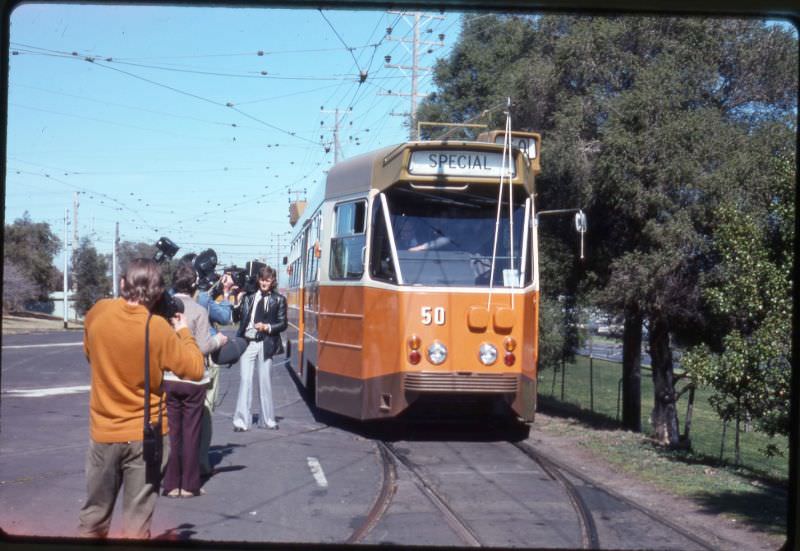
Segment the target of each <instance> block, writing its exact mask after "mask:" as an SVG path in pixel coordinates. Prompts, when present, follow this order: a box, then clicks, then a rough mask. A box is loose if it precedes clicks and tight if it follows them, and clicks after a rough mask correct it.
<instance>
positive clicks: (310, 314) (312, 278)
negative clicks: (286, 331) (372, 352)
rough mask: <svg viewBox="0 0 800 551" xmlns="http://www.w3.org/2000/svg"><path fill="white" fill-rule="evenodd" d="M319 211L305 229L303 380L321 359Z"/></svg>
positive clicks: (302, 310)
mask: <svg viewBox="0 0 800 551" xmlns="http://www.w3.org/2000/svg"><path fill="white" fill-rule="evenodd" d="M319 223H320V217H319V214H317V215H316V216H314V217H312V218H311V220H309V222H308V224H306V227H305V228H304V229H303V248H302V250H303V271H302V279H303V280H302V282H301V284H300V304H301V305H302V308H301V312H300V315H301V323H302V324H301V327H302V330H301V331H300V335H299V336H298V339H299V342H298V349H299V351H300V354H299V358H298V367H299V369H300V376H301V377H302V380H303V383H304V384H307V382H308V381H307V379H308V369H309V367H310V366H314V365H316V363H317V354H318V346H317V342H318V338H319V326H318V318H319V284H318V283H317V279H318V273H319V240H318V233H319Z"/></svg>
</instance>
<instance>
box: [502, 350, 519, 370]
mask: <svg viewBox="0 0 800 551" xmlns="http://www.w3.org/2000/svg"><path fill="white" fill-rule="evenodd" d="M515 361H517V358H516V356H514V353H513V352H506V354H505V356H503V363H504V364H506V365H507V366H508V367H511V366H512V365H514V362H515Z"/></svg>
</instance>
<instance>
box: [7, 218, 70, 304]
mask: <svg viewBox="0 0 800 551" xmlns="http://www.w3.org/2000/svg"><path fill="white" fill-rule="evenodd" d="M60 249H61V240H60V239H59V238H58V237H57V236H56V235H55V234H54V233H53V232H52V231H51V230H50V225H49V224H47V223H45V222H33V221H32V220H31V218H30V214H28V212H27V211H26V212H25V213H24V214H23V215H22V218H18V219H16V220H15V221H14V223H13V224H10V225H9V224H6V225H5V232H4V234H3V254H4V258H5V259H8V260H10V262H11V263H12V264H14V265H15V266H16V267H17V269H18V270H19V273H20V274H21V275H22V277H24V278H27V279H28V280H29V281H31V282H33V284H34V286H35V289H36V296H35V297H33V298H36V299H38V300H47V299H48V295H49V294H50V291H52V290H53V288H52V287H51V283H52V280H53V276H54V272H55V270H56V268H55V266H54V265H53V258H54V257H55V255H56V253H58V251H59V250H60ZM4 265H5V262H4Z"/></svg>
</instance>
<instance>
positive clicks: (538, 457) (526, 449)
mask: <svg viewBox="0 0 800 551" xmlns="http://www.w3.org/2000/svg"><path fill="white" fill-rule="evenodd" d="M512 445H513V446H514V447H516V448H517V449H519V450H520V451H522V453H524V454H526V455H528V456H529V457H531V458H532V459H534V460H535V461H537V462H539V461H541V462H542V463H543V464H544V465H551V466H553V467H554V468H555V469H556V470H557V472H558V474H559V476H561V477H564V473H566V474H568V475H569V476H570V477H572V478H575V479H577V480H580V481H581V482H583V483H584V484H585V485H587V486H591V487H593V488H595V489H597V490H600V491H602V492H603V493H605V494H607V495H609V496H611V497H612V498H614V499H615V500H617V501H618V502H622V503H624V504H625V505H627V506H628V507H630V508H631V509H635V510H636V511H638V512H639V513H641V514H642V515H644V516H646V517H648V518H650V519H651V520H653V521H655V522H657V523H659V524H661V525H663V526H666V527H668V528H669V529H670V530H672V531H674V532H676V533H677V534H680V535H681V536H682V537H684V538H686V539H687V540H689V541H691V542H693V543H694V544H696V545H697V546H698V547H700V548H701V549H705V550H707V551H715V550H716V549H717V548H716V547H714V546H713V545H711V544H710V543H709V542H707V541H705V540H703V539H702V538H699V537H697V536H695V535H694V534H692V533H691V532H689V531H687V530H685V529H684V528H682V527H681V526H678V525H677V524H676V523H675V522H673V521H672V520H670V519H668V518H666V517H664V516H663V515H660V514H658V513H656V512H654V511H651V510H650V509H648V508H646V507H643V506H642V505H639V504H638V503H636V502H635V501H632V500H630V499H628V498H626V497H625V496H623V495H621V494H619V493H618V492H616V491H614V490H612V489H611V488H607V487H605V486H603V485H602V484H598V483H597V482H595V481H593V480H590V479H588V478H586V476H584V475H583V474H581V473H580V472H578V471H576V470H575V469H573V468H572V467H569V466H567V465H564V464H562V463H560V462H558V461H556V460H554V459H552V458H550V457H547V456H546V455H544V454H542V453H541V452H539V451H536V450H535V449H533V448H532V447H531V446H530V445H529V444H526V443H520V442H512ZM543 468H544V467H543ZM570 484H571V483H570ZM571 486H572V487H573V488H575V485H574V484H571ZM587 510H588V512H589V514H590V515H591V509H587ZM593 524H594V522H593ZM595 529H596V527H595Z"/></svg>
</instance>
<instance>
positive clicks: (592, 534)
mask: <svg viewBox="0 0 800 551" xmlns="http://www.w3.org/2000/svg"><path fill="white" fill-rule="evenodd" d="M375 443H376V446H377V449H378V452H379V455H380V458H381V462H382V466H383V477H382V483H381V489H380V491H379V492H378V495H377V497H376V499H375V501H374V503H373V504H372V507H371V508H370V510H369V512H368V514H367V516H366V517H365V519H364V521H363V522H362V523H361V524H360V525H359V526H358V527H357V528H356V529H355V531H354V532H353V533H352V535H351V536H350V538H349V539H348V540H347V543H362V542H363V541H364V539H365V538H366V537H367V535H368V534H369V533H370V532H371V531H372V529H373V528H375V526H377V525H378V523H379V522H380V521H381V519H382V518H383V516H384V515H385V514H386V513H387V512H388V511H389V509H390V507H391V503H392V499H393V497H394V495H395V492H396V489H397V467H398V465H402V466H403V467H405V469H406V470H407V471H408V472H409V473H410V474H411V475H412V477H413V481H414V484H415V485H416V486H417V488H419V490H420V491H421V492H422V494H423V495H424V496H425V497H426V498H427V500H428V501H429V502H430V503H431V504H432V505H433V506H434V507H435V508H436V509H437V510H438V511H439V513H440V514H441V515H442V517H443V519H444V521H445V523H446V524H447V526H448V527H449V528H450V530H452V532H453V533H454V534H455V535H456V536H457V537H458V538H459V540H460V542H461V544H462V545H464V546H466V547H484V546H486V545H487V543H486V542H484V541H483V540H482V539H481V537H480V535H479V534H478V533H477V531H476V530H475V528H474V527H473V526H471V525H470V522H469V521H467V520H466V519H464V518H463V517H462V515H460V514H459V513H458V511H457V510H456V509H455V508H454V507H453V506H451V504H450V503H449V501H448V498H447V497H446V496H445V495H444V494H443V493H442V492H440V491H439V490H437V488H436V484H435V483H434V482H433V481H431V480H430V479H429V478H428V477H427V476H426V475H425V474H424V472H423V471H422V469H420V468H419V467H418V466H417V465H415V464H414V463H413V462H412V461H411V460H410V459H409V458H408V457H406V455H405V454H403V453H400V452H399V451H398V450H397V449H396V448H395V446H394V445H393V444H391V443H389V442H386V441H382V440H378V441H376V442H375ZM511 444H512V445H513V446H514V447H515V448H517V449H518V450H519V451H520V452H522V453H523V454H524V455H525V456H526V457H527V458H528V459H530V460H532V461H533V462H534V463H536V465H537V466H538V467H539V468H540V469H541V471H542V472H544V473H545V474H546V475H547V476H548V477H549V478H550V479H551V480H553V481H554V482H556V483H557V484H559V485H560V486H561V487H562V489H563V490H564V493H565V494H566V495H567V498H568V500H569V502H570V504H571V505H572V507H573V509H574V510H575V512H576V514H577V519H578V525H579V526H580V532H581V542H582V548H583V549H599V548H600V542H599V536H598V532H597V527H596V525H595V523H594V519H593V517H592V513H591V510H590V508H589V507H588V505H587V504H586V502H585V501H584V499H583V498H582V497H581V495H580V493H579V492H578V490H577V489H576V488H575V486H574V485H573V484H572V483H571V482H570V481H569V479H568V478H567V477H566V476H564V474H562V473H561V472H560V467H559V466H558V465H556V464H554V463H553V462H552V461H550V460H549V459H548V458H545V457H543V456H542V455H540V454H538V453H536V452H535V450H532V449H530V448H529V447H527V446H524V445H519V444H516V443H511Z"/></svg>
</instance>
